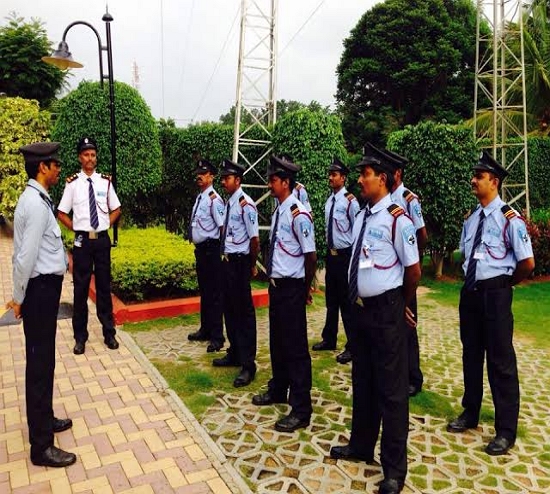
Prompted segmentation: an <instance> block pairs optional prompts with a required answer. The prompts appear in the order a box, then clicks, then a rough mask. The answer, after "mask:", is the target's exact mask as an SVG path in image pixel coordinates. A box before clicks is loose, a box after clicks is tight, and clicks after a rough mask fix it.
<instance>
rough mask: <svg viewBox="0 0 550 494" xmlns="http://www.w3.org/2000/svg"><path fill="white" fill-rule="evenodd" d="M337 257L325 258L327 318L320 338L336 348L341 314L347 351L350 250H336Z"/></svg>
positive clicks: (349, 315)
mask: <svg viewBox="0 0 550 494" xmlns="http://www.w3.org/2000/svg"><path fill="white" fill-rule="evenodd" d="M337 252H338V255H336V256H333V255H331V254H330V251H329V254H328V256H327V263H326V278H325V287H326V288H325V289H326V291H325V301H326V306H327V316H326V319H325V327H324V328H323V333H322V338H323V341H326V342H327V343H328V344H329V345H331V346H336V338H337V335H338V312H339V311H340V312H341V313H342V322H343V324H344V330H345V332H346V337H347V342H346V349H347V350H349V333H350V330H351V329H350V328H351V303H350V301H349V297H348V268H349V261H350V257H351V248H349V249H341V250H338V251H337Z"/></svg>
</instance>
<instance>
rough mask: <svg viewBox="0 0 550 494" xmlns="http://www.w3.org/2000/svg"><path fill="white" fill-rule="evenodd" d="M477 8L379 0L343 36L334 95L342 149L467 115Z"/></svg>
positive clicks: (448, 1) (459, 2)
mask: <svg viewBox="0 0 550 494" xmlns="http://www.w3.org/2000/svg"><path fill="white" fill-rule="evenodd" d="M475 46H476V9H475V7H474V5H473V3H472V1H471V0H414V1H411V0H385V1H384V2H382V3H379V4H377V5H375V6H374V7H373V8H372V9H371V10H369V11H367V12H366V13H365V14H364V15H363V17H362V18H361V19H360V20H359V22H358V24H357V25H356V26H355V28H354V29H353V30H352V31H351V34H350V36H349V37H348V38H347V39H345V40H344V52H343V54H342V56H341V59H340V63H339V65H338V68H337V75H338V86H337V93H336V98H337V100H338V103H339V111H340V112H341V114H342V117H343V131H344V136H345V138H346V141H347V144H348V147H350V148H351V149H352V150H356V149H359V148H360V147H361V146H362V145H363V144H364V143H365V141H367V140H371V141H374V142H375V143H381V142H382V141H383V140H385V138H386V137H387V135H388V134H389V133H390V132H392V131H393V130H396V129H399V128H403V126H405V125H407V124H416V123H417V122H419V121H420V120H423V119H428V118H429V119H433V120H438V121H446V122H449V123H456V122H458V121H460V120H461V119H463V118H466V117H469V116H470V115H471V114H472V107H473V94H474V91H473V90H474V66H475Z"/></svg>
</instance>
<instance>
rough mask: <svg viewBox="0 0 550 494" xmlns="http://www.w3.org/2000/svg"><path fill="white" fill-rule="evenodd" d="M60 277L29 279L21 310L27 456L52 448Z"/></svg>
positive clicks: (47, 276)
mask: <svg viewBox="0 0 550 494" xmlns="http://www.w3.org/2000/svg"><path fill="white" fill-rule="evenodd" d="M62 282H63V276H59V275H54V274H47V275H40V276H37V277H36V278H31V279H30V280H29V284H28V285H27V291H26V292H25V300H24V301H23V306H22V307H21V311H22V315H23V330H24V332H25V351H26V355H27V367H26V372H25V395H26V401H27V423H28V426H29V441H30V443H31V457H36V456H37V455H40V454H41V453H42V452H43V451H44V450H45V449H47V448H49V447H50V446H52V445H53V408H52V400H53V376H54V370H55V334H56V330H57V312H58V310H59V299H60V297H61V284H62Z"/></svg>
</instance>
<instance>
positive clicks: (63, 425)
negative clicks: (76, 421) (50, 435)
mask: <svg viewBox="0 0 550 494" xmlns="http://www.w3.org/2000/svg"><path fill="white" fill-rule="evenodd" d="M72 426H73V421H72V420H71V419H57V418H55V417H54V418H53V431H54V432H63V431H66V430H67V429H70V428H71V427H72Z"/></svg>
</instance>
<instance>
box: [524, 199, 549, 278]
mask: <svg viewBox="0 0 550 494" xmlns="http://www.w3.org/2000/svg"><path fill="white" fill-rule="evenodd" d="M526 223H527V230H528V231H529V235H531V242H532V244H533V253H534V255H535V275H547V274H550V209H546V210H535V211H533V213H532V215H531V219H530V220H526Z"/></svg>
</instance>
